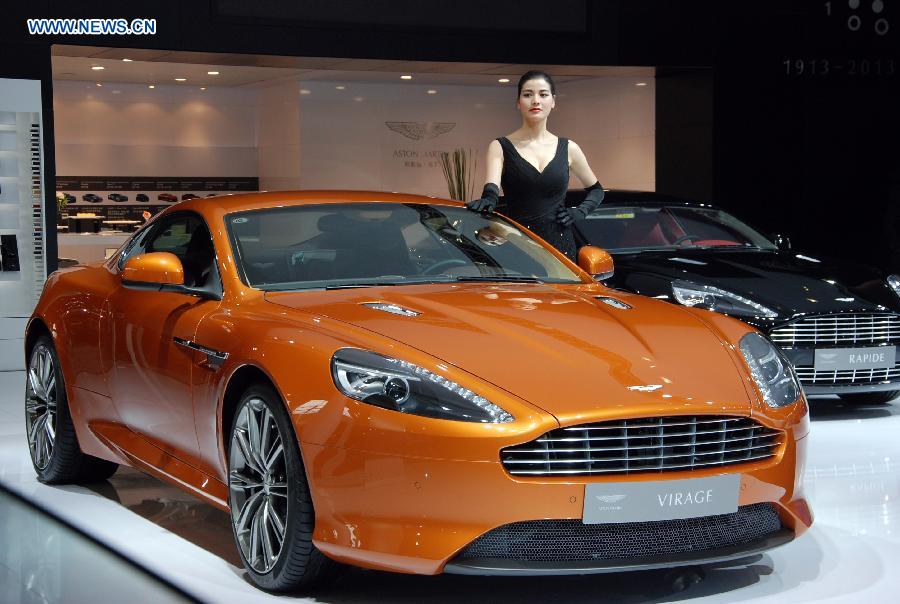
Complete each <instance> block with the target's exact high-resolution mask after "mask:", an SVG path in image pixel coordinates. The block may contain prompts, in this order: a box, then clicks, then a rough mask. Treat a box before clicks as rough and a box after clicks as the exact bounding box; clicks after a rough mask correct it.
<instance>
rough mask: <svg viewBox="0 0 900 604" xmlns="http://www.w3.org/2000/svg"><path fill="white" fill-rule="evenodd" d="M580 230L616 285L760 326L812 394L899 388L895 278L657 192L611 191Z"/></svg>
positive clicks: (886, 392)
mask: <svg viewBox="0 0 900 604" xmlns="http://www.w3.org/2000/svg"><path fill="white" fill-rule="evenodd" d="M583 196H584V194H583V193H580V195H579V192H571V193H570V194H569V199H568V200H567V203H569V204H571V205H577V204H578V203H579V197H583ZM575 228H576V239H578V243H579V244H580V245H586V244H590V245H596V246H598V247H601V248H603V249H605V250H607V251H608V252H610V253H611V254H612V255H613V257H614V260H615V273H614V274H613V276H612V277H610V278H609V279H607V280H606V281H605V282H606V283H607V284H608V285H611V286H613V287H617V288H620V289H625V290H629V291H633V292H637V293H640V294H643V295H647V296H652V297H654V298H660V299H664V300H669V301H671V302H673V303H678V304H683V305H685V306H697V307H700V308H707V309H710V310H714V311H718V312H722V313H725V314H728V315H731V316H734V317H737V318H740V319H741V320H743V321H745V322H747V323H749V324H751V325H753V326H754V327H756V328H758V329H759V330H761V331H763V332H764V333H766V334H768V336H769V338H771V340H772V341H773V342H774V343H776V344H777V345H779V346H780V347H781V348H782V350H783V351H784V352H785V354H786V355H787V357H788V358H789V359H790V360H791V362H792V363H793V364H794V368H795V369H796V371H797V374H798V376H799V378H800V382H801V383H802V384H803V388H804V390H805V392H806V394H807V395H824V394H837V395H839V396H840V397H841V398H845V399H848V400H852V401H860V402H863V401H864V402H887V401H889V400H891V399H892V398H894V397H895V396H896V395H897V394H898V391H900V363H898V361H900V359H898V357H897V355H896V347H897V346H898V345H900V277H898V276H897V275H887V274H884V273H882V272H881V271H879V270H876V269H873V268H870V267H865V266H860V265H857V264H851V263H848V262H842V261H839V260H834V259H829V258H824V257H821V256H817V255H808V254H803V253H798V252H796V251H794V250H791V249H790V243H789V241H788V240H787V239H786V238H784V237H781V236H773V237H767V236H765V235H763V234H761V233H759V232H758V231H757V230H755V229H753V228H752V227H750V226H748V225H747V224H746V223H744V222H742V221H741V220H739V219H737V218H735V217H734V216H732V215H731V214H729V213H727V212H725V211H723V210H721V209H719V208H716V207H714V206H712V205H709V204H703V203H697V202H691V201H686V200H684V199H679V198H673V197H668V196H664V195H659V194H656V193H644V192H632V191H608V192H607V194H606V198H605V199H604V201H603V203H602V204H601V205H600V207H599V208H597V209H596V210H595V211H594V212H592V213H591V214H590V215H589V216H587V218H586V219H585V220H581V221H578V222H577V223H576V225H575Z"/></svg>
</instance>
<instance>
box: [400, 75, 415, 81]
mask: <svg viewBox="0 0 900 604" xmlns="http://www.w3.org/2000/svg"><path fill="white" fill-rule="evenodd" d="M400 79H401V80H411V79H412V76H411V75H402V76H400Z"/></svg>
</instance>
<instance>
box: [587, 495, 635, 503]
mask: <svg viewBox="0 0 900 604" xmlns="http://www.w3.org/2000/svg"><path fill="white" fill-rule="evenodd" d="M627 496H628V495H595V497H596V498H597V499H599V500H600V501H602V502H603V503H618V502H619V501H622V500H623V499H625V498H626V497H627Z"/></svg>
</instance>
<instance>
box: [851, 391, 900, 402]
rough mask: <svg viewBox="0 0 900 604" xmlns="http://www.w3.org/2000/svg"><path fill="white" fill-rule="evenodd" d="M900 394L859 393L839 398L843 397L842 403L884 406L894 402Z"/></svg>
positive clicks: (890, 392) (889, 392) (896, 392)
mask: <svg viewBox="0 0 900 604" xmlns="http://www.w3.org/2000/svg"><path fill="white" fill-rule="evenodd" d="M898 394H900V390H885V391H883V392H857V393H853V394H839V395H838V396H839V397H841V400H842V401H847V402H848V403H853V404H857V405H858V404H865V403H869V404H870V405H882V404H884V403H889V402H891V401H892V400H894V399H895V398H896V397H897V395H898Z"/></svg>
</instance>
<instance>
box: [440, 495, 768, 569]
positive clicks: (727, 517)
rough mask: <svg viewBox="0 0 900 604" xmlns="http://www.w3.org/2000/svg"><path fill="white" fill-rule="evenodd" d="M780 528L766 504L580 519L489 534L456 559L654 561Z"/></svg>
mask: <svg viewBox="0 0 900 604" xmlns="http://www.w3.org/2000/svg"><path fill="white" fill-rule="evenodd" d="M781 528H782V525H781V518H780V517H779V516H778V512H777V511H776V509H775V507H774V506H773V505H772V504H770V503H755V504H753V505H747V506H742V507H740V508H738V511H737V512H735V513H733V514H722V515H719V516H705V517H701V518H687V519H684V520H659V521H654V522H629V523H622V524H583V523H582V522H581V520H532V521H528V522H516V523H513V524H507V525H504V526H501V527H498V528H496V529H494V530H492V531H489V532H487V533H485V534H484V535H482V536H481V537H479V538H478V539H476V540H475V541H473V542H472V543H470V544H469V545H468V546H467V547H466V548H465V549H464V550H463V551H462V553H460V554H459V556H457V557H456V559H455V562H458V563H461V564H465V561H466V560H471V559H474V558H494V559H504V560H514V561H520V562H580V561H592V560H616V559H625V558H629V559H634V560H640V559H642V558H654V557H659V556H662V555H667V554H680V553H689V552H703V551H705V550H715V549H718V548H724V547H729V546H739V545H742V544H745V543H751V542H754V541H757V540H760V539H764V538H766V537H768V536H770V535H772V534H774V533H776V532H778V531H780V530H781Z"/></svg>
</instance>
